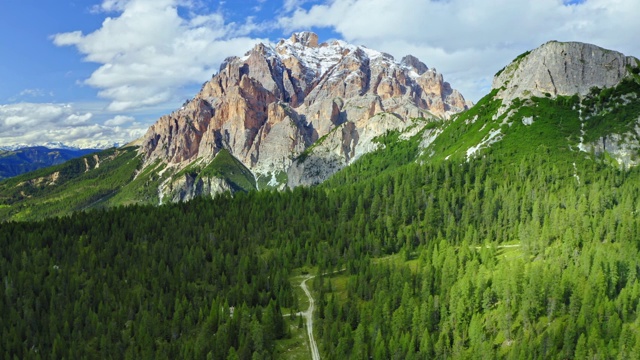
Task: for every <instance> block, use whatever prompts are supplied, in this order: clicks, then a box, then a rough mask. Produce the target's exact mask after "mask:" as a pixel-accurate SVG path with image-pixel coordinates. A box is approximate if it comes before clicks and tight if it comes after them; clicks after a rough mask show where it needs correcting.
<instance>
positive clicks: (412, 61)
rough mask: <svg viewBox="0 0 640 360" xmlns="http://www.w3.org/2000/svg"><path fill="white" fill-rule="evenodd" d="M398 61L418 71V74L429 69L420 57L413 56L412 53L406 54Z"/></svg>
mask: <svg viewBox="0 0 640 360" xmlns="http://www.w3.org/2000/svg"><path fill="white" fill-rule="evenodd" d="M400 63H401V64H402V65H405V66H408V67H410V68H412V69H414V70H415V72H417V73H418V75H422V74H424V73H425V72H427V70H429V68H428V67H427V65H425V64H424V63H423V62H422V61H420V59H418V58H417V57H415V56H413V55H407V56H405V57H403V58H402V60H401V61H400Z"/></svg>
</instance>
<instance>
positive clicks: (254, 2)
mask: <svg viewBox="0 0 640 360" xmlns="http://www.w3.org/2000/svg"><path fill="white" fill-rule="evenodd" d="M638 14H640V0H395V1H390V0H275V1H274V0H225V1H208V0H70V1H66V0H0V148H1V147H6V146H15V145H17V144H28V145H41V144H55V143H63V144H65V145H68V146H77V147H96V146H111V145H113V144H125V143H127V142H129V141H131V140H133V139H135V138H138V137H140V136H142V135H143V134H144V133H145V131H146V129H147V128H148V127H149V126H150V125H152V124H153V123H154V122H155V121H156V120H157V119H158V118H159V117H160V116H162V115H164V114H169V113H171V112H172V111H173V110H175V109H177V108H179V107H180V105H181V104H182V103H183V102H184V101H185V100H186V99H189V98H192V97H193V96H194V95H195V94H196V93H197V92H198V90H199V89H200V87H201V86H202V84H203V83H204V82H205V81H207V80H209V79H210V78H211V76H212V75H213V74H215V73H216V72H217V70H218V68H219V66H220V63H221V62H222V61H223V60H224V59H225V58H226V57H228V56H241V55H243V54H244V53H246V52H247V51H248V50H250V49H251V48H252V47H253V46H254V45H255V44H256V43H258V42H277V41H278V40H279V39H281V38H288V37H290V35H291V33H292V32H296V31H314V32H316V33H317V34H318V35H319V38H320V41H321V42H323V41H330V40H334V39H341V40H345V41H347V42H350V43H353V44H356V45H365V46H367V47H369V48H372V49H376V50H379V51H384V52H387V53H390V54H392V55H393V56H395V57H396V59H401V58H402V57H403V56H404V55H407V54H412V55H414V56H417V57H418V58H420V59H421V60H422V61H423V62H424V63H425V64H427V65H428V66H429V67H431V68H436V69H437V70H438V72H440V73H442V74H443V75H444V78H445V80H446V81H448V82H449V83H451V85H452V86H453V87H454V88H456V89H458V90H460V92H461V93H462V94H463V95H464V96H465V98H467V99H469V100H471V101H474V102H476V101H478V100H479V99H480V98H481V97H482V96H484V95H485V94H487V93H488V92H489V91H490V89H491V81H492V79H493V74H495V73H496V72H497V71H498V70H499V69H501V68H502V67H504V66H505V65H507V64H508V63H509V62H510V61H511V60H512V59H513V58H515V57H516V56H517V55H519V54H521V53H523V52H525V51H527V50H531V49H533V48H536V47H538V46H540V45H541V44H543V43H545V42H547V41H549V40H558V41H581V42H588V43H592V44H595V45H598V46H602V47H604V48H608V49H612V50H617V51H620V52H622V53H624V54H626V55H631V56H636V57H640V41H638V38H637V36H638V34H640V21H638V20H637V15H638Z"/></svg>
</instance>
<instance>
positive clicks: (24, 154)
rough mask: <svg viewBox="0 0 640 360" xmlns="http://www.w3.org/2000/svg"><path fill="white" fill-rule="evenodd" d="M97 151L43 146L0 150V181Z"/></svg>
mask: <svg viewBox="0 0 640 360" xmlns="http://www.w3.org/2000/svg"><path fill="white" fill-rule="evenodd" d="M98 151H100V150H98V149H68V148H67V149H64V148H53V149H52V148H47V147H44V146H36V147H25V148H19V149H15V150H0V180H2V179H6V178H9V177H13V176H16V175H20V174H23V173H26V172H29V171H33V170H37V169H40V168H43V167H48V166H52V165H58V164H61V163H63V162H65V161H68V160H71V159H74V158H77V157H80V156H83V155H87V154H91V153H94V152H98Z"/></svg>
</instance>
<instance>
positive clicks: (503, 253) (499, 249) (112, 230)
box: [0, 134, 640, 359]
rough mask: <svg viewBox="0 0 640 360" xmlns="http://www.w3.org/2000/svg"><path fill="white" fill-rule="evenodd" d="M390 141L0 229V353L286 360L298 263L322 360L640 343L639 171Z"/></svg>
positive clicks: (619, 354)
mask: <svg viewBox="0 0 640 360" xmlns="http://www.w3.org/2000/svg"><path fill="white" fill-rule="evenodd" d="M395 137H397V134H396V135H395ZM387 139H388V141H387V142H386V147H385V149H383V150H379V151H376V152H374V153H372V154H369V155H366V156H364V157H363V158H362V159H360V160H359V161H358V162H357V163H356V164H354V165H353V166H351V167H348V168H346V169H344V170H343V171H341V172H340V173H338V174H336V175H335V176H334V177H333V178H332V179H330V180H329V181H328V182H326V183H325V184H323V185H321V186H318V187H314V188H296V189H294V190H286V191H283V192H275V191H260V192H257V191H253V192H249V193H243V192H238V193H236V194H234V195H228V194H227V195H220V196H217V197H216V198H214V199H195V200H193V201H190V202H186V203H179V204H171V205H163V206H159V207H154V206H129V207H116V208H111V209H103V210H91V211H87V212H78V213H75V214H73V215H71V216H66V217H60V218H51V219H47V220H43V221H39V222H6V223H2V224H0V253H1V256H0V275H1V278H2V286H1V287H0V289H1V290H0V317H1V319H2V321H1V324H0V331H1V333H0V351H1V352H0V357H2V358H5V359H48V358H54V359H63V358H64V359H81V358H127V359H162V358H167V359H175V358H184V359H190V358H192V359H205V358H207V359H273V358H288V356H287V354H286V352H283V351H282V350H281V349H280V348H279V347H278V346H277V344H279V343H280V342H282V341H286V339H289V338H291V337H292V336H293V335H292V331H293V332H295V331H296V329H299V328H300V327H301V326H303V325H302V322H301V320H300V317H296V315H295V314H296V312H298V311H301V310H304V309H303V307H304V306H303V305H302V303H301V301H300V298H299V296H297V295H296V294H297V293H296V286H297V285H296V284H295V283H292V282H291V281H290V278H291V277H292V275H293V274H294V273H295V272H297V271H299V269H302V268H304V269H309V270H311V269H312V270H313V273H314V274H316V275H317V276H316V277H315V278H314V279H313V280H311V281H310V283H312V290H313V293H314V294H315V297H316V311H315V313H314V317H315V319H316V321H315V327H314V329H315V335H316V339H317V341H318V345H319V348H320V353H321V355H322V357H323V358H326V359H346V358H353V359H369V358H373V359H431V358H456V359H489V358H506V359H534V358H544V359H569V358H576V359H586V358H597V359H633V358H638V356H640V318H638V311H639V306H640V284H639V283H638V277H639V272H640V262H639V259H640V256H639V254H638V252H639V246H640V241H639V237H638V235H639V234H640V221H639V220H638V216H637V212H638V211H639V210H640V194H639V192H640V189H639V188H638V186H637V184H638V179H639V177H640V172H639V171H638V170H637V169H631V170H620V169H618V168H616V167H612V166H608V165H605V164H604V162H603V161H592V160H589V159H584V158H582V159H581V158H578V156H576V159H575V164H576V165H574V167H569V166H563V165H562V164H559V163H557V162H554V161H552V154H550V153H549V150H544V149H543V150H541V151H540V152H539V153H532V154H529V155H527V156H526V157H522V158H518V159H517V160H512V159H511V160H509V159H507V158H505V157H503V156H499V155H497V154H495V153H494V151H493V150H489V151H487V152H486V154H484V155H483V156H482V157H480V158H478V159H476V160H474V161H445V162H439V163H420V162H415V161H411V159H414V158H415V157H416V156H417V155H418V152H419V150H418V146H417V142H415V141H397V139H396V138H394V134H389V135H388V137H387ZM383 141H384V140H383ZM509 161H513V162H509ZM343 269H344V270H343ZM322 274H326V275H322ZM306 358H309V357H306Z"/></svg>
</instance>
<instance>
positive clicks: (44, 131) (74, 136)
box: [0, 103, 146, 147]
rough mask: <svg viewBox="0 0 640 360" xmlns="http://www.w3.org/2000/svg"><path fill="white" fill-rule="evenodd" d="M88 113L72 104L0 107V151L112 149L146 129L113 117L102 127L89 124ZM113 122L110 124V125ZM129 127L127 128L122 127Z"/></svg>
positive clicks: (124, 118) (121, 118) (90, 115)
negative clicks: (56, 146)
mask: <svg viewBox="0 0 640 360" xmlns="http://www.w3.org/2000/svg"><path fill="white" fill-rule="evenodd" d="M93 117H94V115H93V114H92V113H91V112H83V111H80V110H77V109H76V108H75V107H74V106H73V105H71V104H56V103H18V104H9V105H0V147H5V146H12V145H18V144H27V145H43V144H47V143H51V142H60V143H64V144H66V145H75V146H78V147H96V146H111V145H113V143H115V142H117V143H120V144H124V143H126V142H129V141H131V140H133V139H135V138H138V137H140V136H142V135H143V134H144V132H145V131H146V126H144V127H143V126H141V125H140V124H137V123H135V122H133V120H134V119H133V118H132V117H128V116H116V117H114V118H113V119H111V120H109V121H107V122H106V123H105V125H98V124H95V123H91V122H90V120H92V119H93ZM112 120H113V121H112ZM126 123H130V126H128V127H121V125H124V124H126Z"/></svg>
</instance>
